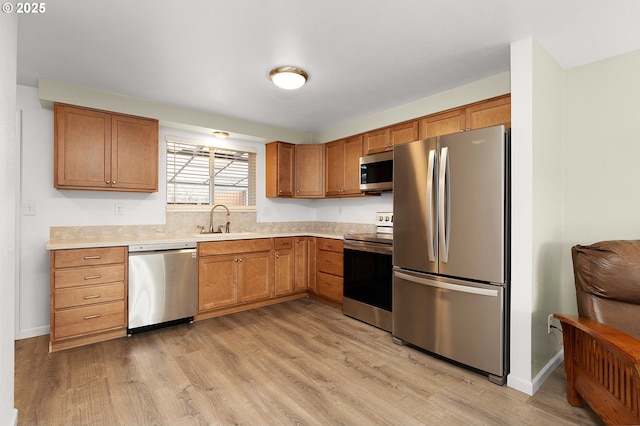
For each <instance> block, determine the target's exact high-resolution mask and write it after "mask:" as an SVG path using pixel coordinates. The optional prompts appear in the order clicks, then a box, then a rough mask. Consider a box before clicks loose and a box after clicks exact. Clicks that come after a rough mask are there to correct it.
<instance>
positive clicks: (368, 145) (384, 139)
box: [363, 120, 418, 154]
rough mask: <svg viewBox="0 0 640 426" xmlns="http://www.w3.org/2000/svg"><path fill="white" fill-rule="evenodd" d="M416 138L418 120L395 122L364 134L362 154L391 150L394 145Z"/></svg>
mask: <svg viewBox="0 0 640 426" xmlns="http://www.w3.org/2000/svg"><path fill="white" fill-rule="evenodd" d="M415 140H418V120H414V121H407V122H406V123H400V124H395V125H393V126H389V127H385V128H382V129H377V130H372V131H370V132H367V133H365V134H364V142H363V151H364V154H375V153H378V152H385V151H391V150H392V149H393V147H394V146H395V145H400V144H403V143H407V142H413V141H415Z"/></svg>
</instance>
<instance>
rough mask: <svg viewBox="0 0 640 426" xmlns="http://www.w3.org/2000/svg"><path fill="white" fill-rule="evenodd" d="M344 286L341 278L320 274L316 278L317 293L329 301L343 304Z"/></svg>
mask: <svg viewBox="0 0 640 426" xmlns="http://www.w3.org/2000/svg"><path fill="white" fill-rule="evenodd" d="M342 286H343V280H342V278H341V277H336V276H334V275H329V274H325V273H323V272H318V274H317V277H316V293H318V294H319V295H321V296H324V297H328V298H329V299H333V300H337V301H338V302H342Z"/></svg>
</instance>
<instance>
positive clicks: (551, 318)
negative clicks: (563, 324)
mask: <svg viewBox="0 0 640 426" xmlns="http://www.w3.org/2000/svg"><path fill="white" fill-rule="evenodd" d="M552 320H553V314H549V316H548V317H547V334H551V321H552Z"/></svg>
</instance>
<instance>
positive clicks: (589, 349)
mask: <svg viewBox="0 0 640 426" xmlns="http://www.w3.org/2000/svg"><path fill="white" fill-rule="evenodd" d="M554 317H555V318H557V319H558V320H560V323H561V325H562V340H563V344H564V366H565V372H566V375H567V401H568V402H569V404H571V405H573V406H582V403H583V400H585V401H586V402H587V403H588V404H589V406H590V407H591V408H592V409H593V411H594V412H595V413H596V414H598V416H600V418H601V419H602V421H604V423H606V424H624V425H629V424H640V401H639V400H640V340H637V339H636V338H634V337H633V336H630V335H628V334H626V333H624V332H622V331H620V330H618V329H615V328H613V327H610V326H608V325H605V324H602V323H599V322H597V321H594V320H590V319H587V318H579V317H575V316H569V315H560V314H555V315H554Z"/></svg>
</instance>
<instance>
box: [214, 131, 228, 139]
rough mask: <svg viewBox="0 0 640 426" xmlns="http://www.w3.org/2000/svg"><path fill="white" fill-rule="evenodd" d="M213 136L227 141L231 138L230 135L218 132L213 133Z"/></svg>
mask: <svg viewBox="0 0 640 426" xmlns="http://www.w3.org/2000/svg"><path fill="white" fill-rule="evenodd" d="M213 136H215V137H216V138H220V139H226V138H228V137H229V133H227V132H220V131H216V132H213Z"/></svg>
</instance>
